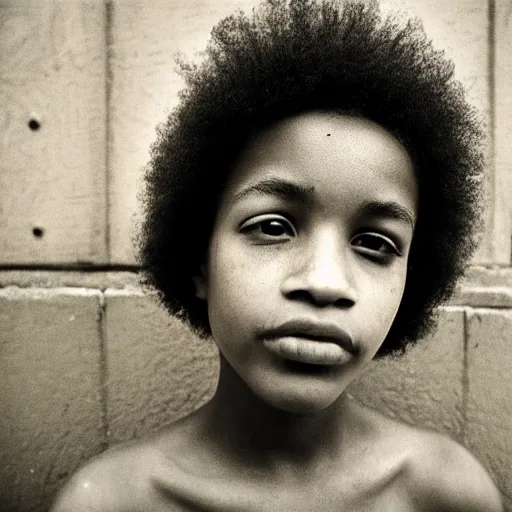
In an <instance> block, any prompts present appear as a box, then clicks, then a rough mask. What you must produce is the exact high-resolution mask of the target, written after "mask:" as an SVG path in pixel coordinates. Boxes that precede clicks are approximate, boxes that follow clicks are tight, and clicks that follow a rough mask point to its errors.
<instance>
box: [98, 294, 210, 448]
mask: <svg viewBox="0 0 512 512" xmlns="http://www.w3.org/2000/svg"><path fill="white" fill-rule="evenodd" d="M105 333H106V334H105V339H106V347H107V368H108V377H107V389H108V393H107V409H108V417H107V419H108V430H109V442H110V443H117V442H119V441H125V440H129V439H132V438H134V437H139V436H140V435H142V434H148V433H150V432H152V431H154V430H156V429H160V428H162V427H164V426H165V425H167V424H169V423H171V422H172V421H174V420H176V419H178V418H179V417H181V416H184V415H186V414H188V413H190V412H192V411H193V410H194V409H196V408H197V407H198V406H199V405H201V404H202V403H204V402H205V401H206V400H207V399H208V398H209V397H210V396H211V395H212V394H213V391H214V387H215V385H216V381H217V379H216V377H217V370H218V356H217V349H216V347H215V346H214V344H213V342H212V341H207V340H200V339H198V338H196V337H195V336H193V335H192V334H191V333H190V332H189V330H188V329H186V328H185V327H184V326H183V324H181V323H180V322H179V321H177V320H175V319H174V318H171V317H169V315H168V314H167V313H166V312H165V311H163V310H162V309H161V308H160V306H158V305H157V304H156V303H155V302H153V301H151V300H149V299H148V297H145V296H143V295H141V294H137V293H135V294H134V293H132V292H127V291H123V290H108V291H107V292H106V294H105Z"/></svg>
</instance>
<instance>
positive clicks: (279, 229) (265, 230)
mask: <svg viewBox="0 0 512 512" xmlns="http://www.w3.org/2000/svg"><path fill="white" fill-rule="evenodd" d="M240 231H241V232H242V233H248V234H250V235H251V236H252V237H255V238H258V239H261V240H268V241H281V240H288V239H290V238H293V237H295V236H296V235H297V232H296V231H295V228H294V227H293V225H292V223H291V222H290V221H289V220H288V219H286V218H284V217H281V216H275V215H273V216H270V215H259V216H258V217H254V218H252V219H249V220H248V221H246V222H244V223H243V224H242V226H241V227H240Z"/></svg>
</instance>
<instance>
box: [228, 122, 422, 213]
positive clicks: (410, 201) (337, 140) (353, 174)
mask: <svg viewBox="0 0 512 512" xmlns="http://www.w3.org/2000/svg"><path fill="white" fill-rule="evenodd" d="M268 177H271V178H281V179H285V180H290V181H294V182H297V183H299V184H301V185H303V186H305V187H309V188H311V189H312V190H314V192H315V194H316V195H318V196H319V197H320V198H322V199H324V200H325V201H327V202H329V201H330V200H331V201H334V202H335V203H338V204H339V202H340V200H343V202H345V203H347V202H349V200H351V201H356V202H357V201H364V200H368V199H378V200H383V201H397V202H399V203H401V204H404V206H407V207H408V208H410V209H411V210H412V211H414V212H415V211H416V209H417V208H416V203H417V193H418V192H417V183H416V178H415V175H414V169H413V165H412V162H411V159H410V157H409V155H408V153H407V151H406V150H405V148H404V147H403V146H402V145H401V144H400V142H399V141H398V140H397V139H396V138H395V137H394V136H393V135H392V134H390V133H389V132H387V131H386V130H385V129H384V128H382V127H381V126H380V125H378V124H376V123H373V122H371V121H369V120H366V119H362V118H358V117H353V116H346V115H340V114H333V113H329V112H308V113H305V114H301V115H298V116H295V117H291V118H288V119H285V120H282V121H280V122H278V123H276V124H274V125H272V126H270V127H269V128H267V129H264V130H262V131H261V132H260V133H259V134H258V135H257V136H255V137H254V138H253V139H251V140H250V141H249V142H248V144H247V146H246V147H245V149H244V151H243V152H242V154H241V155H240V158H239V159H238V161H237V163H236V164H235V166H234V168H233V170H232V172H231V174H230V178H229V179H228V183H227V185H226V188H225V194H224V198H225V199H228V200H229V199H230V196H233V195H236V194H237V193H239V191H240V189H243V188H245V187H248V186H249V187H250V186H251V185H253V184H256V183H257V182H258V181H260V180H262V179H265V178H268Z"/></svg>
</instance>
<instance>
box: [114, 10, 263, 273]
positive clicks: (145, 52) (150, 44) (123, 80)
mask: <svg viewBox="0 0 512 512" xmlns="http://www.w3.org/2000/svg"><path fill="white" fill-rule="evenodd" d="M257 3H258V2H257V1H255V0H239V1H237V2H234V1H226V0H222V1H219V0H207V1H204V0H203V1H199V0H177V1H174V2H169V3H164V2H155V3H153V4H151V5H149V4H148V3H147V2H144V3H141V2H130V3H128V2H123V1H119V2H114V3H113V6H112V12H111V22H112V25H111V48H110V73H111V93H110V98H111V99H110V115H109V130H110V134H111V138H110V145H109V152H110V154H109V160H110V164H111V176H110V205H111V206H110V233H111V234H110V240H111V261H112V263H133V261H134V254H133V248H132V244H131V241H130V240H131V235H130V233H132V231H133V227H132V226H133V216H134V214H135V212H136V211H137V207H136V202H137V201H136V191H137V181H138V180H139V178H140V176H141V174H142V172H141V171H142V166H143V165H145V164H146V163H147V161H148V159H149V153H148V148H149V145H150V144H151V143H152V142H153V141H154V140H155V138H156V133H155V127H156V124H157V123H158V122H162V121H164V119H165V117H166V114H167V113H168V112H169V111H170V109H171V108H173V107H174V106H175V105H176V103H177V93H178V91H179V90H180V89H182V88H183V85H184V84H183V81H182V80H181V78H180V77H179V76H178V75H177V73H176V72H175V67H176V65H175V61H174V59H175V57H176V55H177V54H178V53H181V54H185V55H186V56H187V57H194V56H195V57H197V52H199V51H202V50H203V49H204V47H205V45H206V41H207V39H208V37H209V33H210V31H211V29H212V27H213V25H214V24H215V23H216V22H217V21H219V20H220V19H221V18H223V17H224V16H227V15H228V14H231V13H232V12H233V11H235V10H236V9H237V8H240V7H247V8H248V9H250V8H251V7H252V6H253V5H256V4H257ZM141 6H143V8H141Z"/></svg>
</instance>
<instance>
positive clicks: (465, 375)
mask: <svg viewBox="0 0 512 512" xmlns="http://www.w3.org/2000/svg"><path fill="white" fill-rule="evenodd" d="M463 314H464V322H463V324H462V338H463V344H464V345H463V347H464V352H463V358H462V411H461V412H462V432H461V436H462V442H463V443H464V444H466V443H467V430H468V403H469V385H470V383H469V339H468V322H469V316H468V308H464V313H463Z"/></svg>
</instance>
